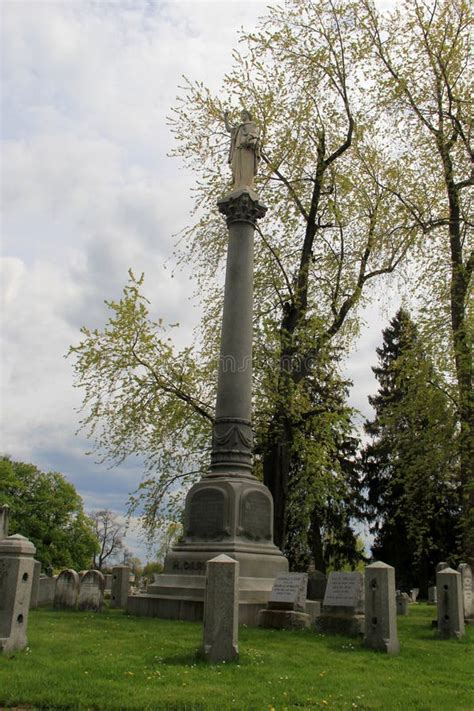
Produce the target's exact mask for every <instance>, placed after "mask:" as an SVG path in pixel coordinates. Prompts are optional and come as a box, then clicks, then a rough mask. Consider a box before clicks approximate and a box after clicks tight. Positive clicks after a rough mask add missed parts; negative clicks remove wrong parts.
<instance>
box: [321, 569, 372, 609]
mask: <svg viewBox="0 0 474 711" xmlns="http://www.w3.org/2000/svg"><path fill="white" fill-rule="evenodd" d="M338 607H340V608H345V611H346V612H353V613H354V614H355V613H362V612H363V611H364V578H363V576H362V573H340V572H333V573H329V580H328V584H327V588H326V593H325V595H324V601H323V609H324V610H326V609H327V608H338Z"/></svg>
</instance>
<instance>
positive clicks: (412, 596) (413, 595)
mask: <svg viewBox="0 0 474 711" xmlns="http://www.w3.org/2000/svg"><path fill="white" fill-rule="evenodd" d="M419 592H420V588H412V589H411V590H410V602H416V599H417V597H418V594H419Z"/></svg>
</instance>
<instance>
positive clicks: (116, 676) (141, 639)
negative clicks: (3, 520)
mask: <svg viewBox="0 0 474 711" xmlns="http://www.w3.org/2000/svg"><path fill="white" fill-rule="evenodd" d="M434 614H435V608H433V607H428V606H426V605H414V606H411V608H410V616H409V617H404V618H398V623H399V637H400V642H401V653H400V655H399V656H397V657H388V656H386V655H383V654H378V653H376V652H372V651H369V650H366V649H364V648H363V646H362V643H361V641H359V640H353V639H349V638H346V637H329V636H324V637H323V636H321V635H318V634H316V633H314V632H293V633H292V632H281V631H275V630H261V629H251V628H240V633H239V646H240V660H239V662H238V663H233V664H219V665H216V666H209V665H207V664H206V663H205V662H202V661H200V660H199V658H198V655H197V654H196V652H197V650H198V648H199V645H200V642H201V634H202V631H201V625H200V624H195V623H185V622H172V621H168V620H158V619H148V618H137V617H128V616H127V615H124V614H123V613H122V612H120V611H117V610H108V611H105V612H104V613H103V614H100V615H95V614H91V613H65V612H64V613H58V612H53V611H45V610H39V611H35V612H33V613H31V615H30V620H29V649H28V650H27V651H24V652H21V653H17V654H15V655H13V656H11V657H3V658H0V705H2V704H3V705H4V706H14V707H15V706H16V707H27V708H29V709H46V708H49V709H137V710H140V711H144V710H146V709H167V710H169V711H171V710H176V711H177V710H178V709H179V710H180V711H198V710H199V711H204V710H207V709H216V710H217V709H219V710H221V709H222V711H226V710H227V709H242V710H244V711H253V710H255V711H269V709H275V711H283V710H284V709H287V710H288V711H290V709H291V710H295V709H298V710H301V709H315V708H326V709H340V710H346V709H347V710H349V709H350V710H351V711H352V709H359V710H363V709H383V710H384V711H385V710H391V709H403V711H437V710H438V709H439V710H440V711H441V710H442V709H443V710H444V709H447V710H448V709H449V710H450V711H451V710H456V711H457V710H459V711H473V709H474V655H473V649H474V644H473V641H474V634H473V632H474V630H473V628H470V629H468V630H467V635H466V638H465V639H464V640H462V641H456V640H449V641H442V640H439V639H437V638H436V633H435V632H434V631H433V630H431V629H430V624H429V623H430V620H431V619H432V618H433V616H434Z"/></svg>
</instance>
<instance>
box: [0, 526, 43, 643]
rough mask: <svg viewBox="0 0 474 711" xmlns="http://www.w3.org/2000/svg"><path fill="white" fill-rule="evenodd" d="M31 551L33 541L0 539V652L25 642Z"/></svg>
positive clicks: (31, 568)
mask: <svg viewBox="0 0 474 711" xmlns="http://www.w3.org/2000/svg"><path fill="white" fill-rule="evenodd" d="M35 552H36V548H35V547H34V545H33V544H32V543H31V542H30V541H28V540H27V539H26V538H25V537H24V536H20V535H18V534H17V535H15V536H9V537H7V538H2V539H1V540H0V653H3V652H4V653H9V652H14V651H15V650H17V649H24V648H25V647H26V645H27V644H28V639H27V625H28V612H29V609H30V598H31V584H32V582H33V569H34V562H33V556H34V554H35Z"/></svg>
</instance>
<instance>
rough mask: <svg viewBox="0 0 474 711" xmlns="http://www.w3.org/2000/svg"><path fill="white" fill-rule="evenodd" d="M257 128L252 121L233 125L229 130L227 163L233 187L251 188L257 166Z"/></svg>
mask: <svg viewBox="0 0 474 711" xmlns="http://www.w3.org/2000/svg"><path fill="white" fill-rule="evenodd" d="M258 159H259V154H258V129H257V126H256V124H255V123H254V122H253V121H246V122H245V123H241V124H240V125H238V126H234V127H233V128H232V132H231V142H230V152H229V163H230V165H231V167H232V175H233V178H234V189H238V188H243V187H247V188H253V187H254V184H253V179H254V177H255V175H256V174H257V166H258Z"/></svg>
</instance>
